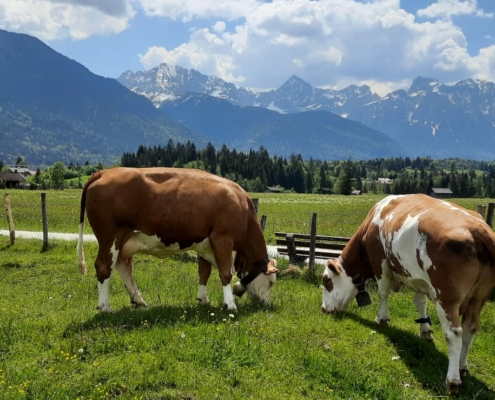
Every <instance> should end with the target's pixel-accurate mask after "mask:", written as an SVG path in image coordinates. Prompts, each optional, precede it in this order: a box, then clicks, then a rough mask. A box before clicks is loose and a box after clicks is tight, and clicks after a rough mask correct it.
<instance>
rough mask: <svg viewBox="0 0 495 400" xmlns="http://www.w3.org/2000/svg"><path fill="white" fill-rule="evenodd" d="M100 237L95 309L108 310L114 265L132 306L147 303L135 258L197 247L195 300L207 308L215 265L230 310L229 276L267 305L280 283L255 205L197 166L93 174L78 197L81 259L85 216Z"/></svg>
mask: <svg viewBox="0 0 495 400" xmlns="http://www.w3.org/2000/svg"><path fill="white" fill-rule="evenodd" d="M85 211H86V213H87V216H88V221H89V223H90V225H91V227H92V228H93V232H94V234H95V236H96V239H97V240H98V246H99V249H98V255H97V257H96V261H95V268H96V277H97V280H98V308H99V309H100V310H101V311H110V300H109V294H108V283H109V280H110V275H111V272H112V270H113V269H114V268H115V269H116V270H117V271H118V272H119V275H120V277H121V279H122V281H123V282H124V285H125V287H126V288H127V291H128V292H129V296H130V298H131V302H132V303H134V304H136V305H138V306H146V305H147V304H146V302H145V301H144V300H143V298H142V297H141V293H140V292H139V290H138V288H137V287H136V284H135V283H134V277H133V273H132V258H133V256H134V254H136V253H145V254H152V255H154V256H156V257H159V258H163V257H166V256H169V255H171V254H176V253H179V252H183V251H188V250H194V251H196V253H197V254H198V272H199V289H198V295H197V299H198V300H199V302H200V303H203V304H207V303H209V299H208V295H207V291H206V284H207V281H208V278H209V277H210V273H211V266H212V265H214V266H216V267H217V268H218V273H219V275H220V280H221V282H222V285H223V297H224V302H225V305H226V307H227V309H228V310H236V309H237V308H236V305H235V301H234V297H233V293H232V288H231V286H230V283H231V280H232V272H233V271H234V269H235V271H237V274H238V276H239V278H240V282H237V283H236V285H235V286H234V293H235V294H236V295H239V296H240V295H242V294H243V293H244V292H245V291H246V290H247V292H248V296H249V297H250V298H251V299H252V300H259V301H261V302H267V301H268V300H269V295H270V292H271V287H272V285H273V284H274V283H275V281H276V272H278V269H277V268H276V261H275V260H270V259H269V258H268V255H267V248H266V242H265V239H264V236H263V231H262V230H261V227H260V224H259V221H258V219H257V216H256V211H255V209H254V205H253V202H252V201H251V199H250V198H249V196H248V195H247V193H246V192H245V191H244V190H243V189H242V188H241V187H240V186H239V185H237V184H236V183H234V182H232V181H229V180H227V179H224V178H220V177H218V176H215V175H212V174H209V173H207V172H204V171H200V170H195V169H185V168H184V169H181V168H142V169H135V168H112V169H108V170H103V171H99V172H96V173H94V174H93V175H92V176H91V178H90V179H89V180H88V182H87V183H86V185H85V186H84V189H83V192H82V197H81V214H80V220H79V221H80V224H79V242H78V259H79V270H80V272H81V273H85V272H86V264H85V261H84V252H83V227H84V212H85Z"/></svg>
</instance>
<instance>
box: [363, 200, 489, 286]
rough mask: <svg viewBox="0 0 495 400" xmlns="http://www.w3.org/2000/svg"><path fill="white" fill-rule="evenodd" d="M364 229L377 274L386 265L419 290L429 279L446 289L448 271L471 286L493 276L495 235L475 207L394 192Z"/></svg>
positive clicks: (451, 277)
mask: <svg viewBox="0 0 495 400" xmlns="http://www.w3.org/2000/svg"><path fill="white" fill-rule="evenodd" d="M361 229H363V232H362V233H361V235H362V238H363V240H362V241H361V245H363V246H364V247H365V248H366V254H367V256H368V258H369V262H370V264H371V265H372V267H373V270H374V275H375V276H376V277H377V278H380V276H381V274H382V273H383V272H384V271H383V270H382V267H383V266H386V267H387V268H388V271H386V272H387V273H389V274H390V273H392V274H394V275H395V276H396V277H398V278H399V280H401V281H402V282H403V283H405V284H406V285H408V286H410V288H411V289H413V290H418V289H421V288H425V287H426V286H425V284H426V283H427V282H428V285H429V286H433V287H435V288H438V289H437V290H440V291H441V288H442V286H444V285H445V277H446V276H449V280H453V281H456V282H458V283H457V284H458V285H459V286H463V282H465V286H466V287H469V286H472V285H476V284H477V283H476V282H480V281H481V279H483V277H484V278H487V279H488V280H489V281H493V276H494V271H495V270H494V268H495V266H494V260H495V237H494V234H493V231H492V229H491V228H490V227H489V226H488V225H487V224H486V223H485V222H484V220H483V218H482V217H481V216H480V215H479V214H478V213H475V212H474V211H470V210H466V209H464V208H463V207H460V206H458V205H456V204H453V203H451V202H448V201H443V200H438V199H434V198H431V197H429V196H426V195H406V196H389V197H387V198H385V199H383V200H382V201H380V202H379V203H377V205H376V206H375V207H374V208H373V209H372V210H371V211H370V213H369V215H368V217H367V219H366V223H365V224H363V226H362V228H361ZM385 259H386V260H387V263H386V264H383V262H382V260H385ZM430 284H431V285H430ZM459 290H462V288H459Z"/></svg>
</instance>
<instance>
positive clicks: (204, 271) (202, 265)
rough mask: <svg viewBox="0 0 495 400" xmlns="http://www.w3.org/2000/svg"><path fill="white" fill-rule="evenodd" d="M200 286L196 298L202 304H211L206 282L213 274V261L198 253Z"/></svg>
mask: <svg viewBox="0 0 495 400" xmlns="http://www.w3.org/2000/svg"><path fill="white" fill-rule="evenodd" d="M198 275H199V287H198V294H197V296H196V299H197V300H198V301H199V303H200V304H210V299H209V298H208V292H207V290H206V284H207V283H208V279H209V278H210V275H211V263H210V262H209V261H207V260H205V259H204V258H203V257H201V256H199V255H198Z"/></svg>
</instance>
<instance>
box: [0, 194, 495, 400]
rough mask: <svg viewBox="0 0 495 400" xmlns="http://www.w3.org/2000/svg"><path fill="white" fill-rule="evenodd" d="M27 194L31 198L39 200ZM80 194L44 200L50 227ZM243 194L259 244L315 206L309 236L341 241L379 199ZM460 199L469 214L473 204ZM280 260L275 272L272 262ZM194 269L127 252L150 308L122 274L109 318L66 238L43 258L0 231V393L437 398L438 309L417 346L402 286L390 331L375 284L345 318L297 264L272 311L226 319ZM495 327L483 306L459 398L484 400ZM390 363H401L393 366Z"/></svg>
mask: <svg viewBox="0 0 495 400" xmlns="http://www.w3.org/2000/svg"><path fill="white" fill-rule="evenodd" d="M32 193H33V192H15V191H13V192H11V199H12V201H13V203H14V200H15V201H16V202H19V201H21V200H22V201H25V202H26V203H25V204H27V203H28V198H30V197H31V196H32ZM35 194H36V195H37V196H33V197H32V198H33V199H35V201H36V199H37V198H38V197H39V193H35ZM2 195H3V194H2ZM14 195H15V196H14ZM79 195H80V191H61V192H48V193H47V199H48V204H50V201H51V200H50V199H53V203H54V204H56V203H58V204H63V206H60V205H59V206H57V207H55V206H53V208H52V210H54V211H52V212H53V213H54V217H55V218H54V220H53V222H51V221H50V222H49V226H50V228H51V229H52V230H57V231H64V229H66V230H65V231H66V232H76V231H77V225H78V222H77V213H78V201H79ZM57 196H59V197H57ZM254 196H256V197H259V198H260V210H259V212H260V215H261V214H266V215H267V216H268V225H267V236H268V235H270V233H269V232H270V231H268V229H269V227H270V226H271V228H270V229H272V230H271V232H274V231H278V230H280V231H290V230H293V231H295V232H301V231H304V226H305V225H304V224H305V223H306V224H309V219H310V218H311V214H312V212H313V211H316V212H318V232H319V233H322V234H323V233H330V234H343V235H346V236H347V235H350V234H352V230H353V229H355V227H357V225H359V223H360V221H359V219H361V220H362V218H364V215H365V214H366V213H367V211H368V210H369V207H370V203H374V202H375V201H376V200H378V198H380V197H376V198H369V199H367V198H366V196H362V197H348V198H344V197H340V196H309V195H308V196H307V197H305V196H301V195H283V196H281V197H278V196H279V195H259V196H258V195H253V197H254ZM470 201H471V202H472V204H473V207H475V205H476V203H478V202H480V201H479V200H470ZM485 204H486V201H485ZM470 208H471V207H470ZM64 210H65V211H64ZM73 213H75V214H76V215H75V216H74V215H72V214H73ZM26 214H29V213H28V212H27V211H26ZM49 215H50V214H49ZM322 215H325V216H326V217H325V218H320V217H321V216H322ZM14 218H16V216H15V217H14ZM18 218H19V219H20V217H18ZM34 219H35V218H33V219H31V220H29V218H25V219H24V222H23V224H25V225H23V227H22V228H20V227H18V226H17V225H21V223H20V222H19V224H17V223H16V227H17V229H28V227H30V228H31V230H40V228H39V227H37V225H36V223H35V222H29V221H34ZM277 221H278V222H277ZM335 221H336V222H335ZM2 224H4V225H2ZM325 224H327V226H326V227H325V228H322V227H321V226H322V225H325ZM335 228H337V229H340V231H339V230H335ZM0 229H6V221H5V218H2V219H0ZM308 229H309V225H308ZM324 229H325V230H324ZM326 229H328V231H327V230H326ZM89 232H90V230H88V233H89ZM96 251H97V246H96V244H94V243H87V244H85V252H86V259H87V261H88V265H91V264H92V260H93V259H94V257H95V255H96ZM279 265H280V267H281V269H282V270H285V269H286V268H287V262H286V261H284V260H279ZM196 270H197V267H196V263H195V261H194V260H193V259H191V258H189V257H188V256H185V255H183V256H176V257H172V258H168V259H165V260H158V259H156V258H153V257H147V256H136V258H135V277H136V282H137V284H138V286H139V288H140V289H141V292H142V294H143V297H144V299H145V300H146V301H147V302H148V303H149V304H150V307H148V308H147V309H135V308H133V307H131V306H130V304H129V298H128V295H127V292H126V290H125V288H124V287H123V285H122V282H121V280H120V278H119V277H118V276H114V277H113V279H112V281H111V287H110V299H111V305H112V308H113V309H114V312H113V313H111V314H105V315H102V314H100V313H98V312H97V311H96V309H95V308H96V304H97V288H96V279H95V276H94V272H93V270H92V269H90V272H89V273H88V275H86V276H81V275H79V274H78V272H77V265H76V249H75V242H58V241H54V242H51V244H50V247H49V248H48V250H47V251H45V252H42V251H41V242H39V241H33V240H23V239H21V238H18V239H17V240H16V243H15V245H13V246H11V245H10V244H9V239H8V237H0V287H1V291H2V304H0V332H1V334H0V398H2V399H24V398H28V399H48V398H50V399H77V398H79V399H107V398H119V399H226V398H230V399H243V400H244V399H246V398H252V399H344V398H345V399H348V398H352V399H427V398H432V397H440V396H446V395H447V393H446V391H445V389H444V386H443V382H444V379H445V376H446V372H447V365H448V360H447V345H446V343H445V340H444V338H443V334H442V332H441V329H440V325H439V322H438V318H437V316H436V312H435V311H434V308H433V305H432V304H431V303H430V304H429V305H428V307H429V308H428V311H429V314H430V315H431V316H432V320H433V323H434V325H433V330H434V331H435V341H434V343H427V342H424V341H422V340H420V339H419V337H418V329H419V327H418V324H416V323H414V319H415V318H417V313H416V310H415V307H414V305H413V303H412V298H413V294H412V292H410V291H407V290H405V291H402V292H400V293H397V294H393V295H392V296H391V300H390V316H391V324H390V325H389V326H377V325H376V324H375V323H374V318H375V316H376V313H377V304H378V299H377V295H376V290H375V287H374V285H370V288H369V289H370V292H371V296H372V299H373V302H374V303H373V305H372V306H369V307H365V308H358V307H357V305H356V304H355V302H353V304H351V306H350V307H349V308H348V310H347V312H346V313H343V314H339V315H332V316H327V315H323V314H321V311H320V305H321V295H322V293H321V289H320V286H319V285H320V282H319V280H318V281H316V282H311V281H310V280H309V279H308V278H307V271H306V270H304V271H303V273H302V275H300V276H296V277H292V278H291V275H280V276H279V279H278V281H277V283H276V285H275V286H274V289H273V304H272V305H271V306H270V307H267V308H259V307H258V306H256V305H253V304H251V303H250V302H249V300H248V299H247V298H244V297H243V298H242V299H240V300H237V306H238V309H239V311H238V312H237V313H235V315H234V317H233V318H232V317H230V314H231V313H230V312H227V311H224V310H223V309H222V308H221V304H222V302H223V295H222V289H221V284H220V280H219V278H218V275H217V274H216V273H215V272H213V274H212V276H211V278H210V282H209V285H208V287H209V296H210V300H211V305H210V306H199V305H198V304H197V302H196V300H195V295H196V291H197V284H198V278H197V272H196ZM317 276H321V266H319V267H318V271H317ZM212 314H213V315H212ZM494 325H495V306H494V304H493V303H492V302H488V303H487V305H486V306H485V308H484V309H483V312H482V315H481V331H480V333H479V334H478V335H477V338H476V340H475V342H474V345H473V347H472V350H471V353H470V371H471V373H472V376H470V377H468V378H466V379H464V382H463V388H462V390H461V393H460V395H458V396H457V398H462V399H474V398H477V399H490V398H495V361H493V355H494V354H493V349H494V348H495V335H494V334H493V332H494V330H495V329H494V328H495V326H494ZM396 356H399V357H400V359H398V360H396V361H392V357H396ZM408 385H409V386H408ZM406 386H408V387H406Z"/></svg>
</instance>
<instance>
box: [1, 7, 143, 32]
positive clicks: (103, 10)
mask: <svg viewBox="0 0 495 400" xmlns="http://www.w3.org/2000/svg"><path fill="white" fill-rule="evenodd" d="M109 3H112V4H113V6H110V4H109ZM0 10H2V12H1V13H0V27H1V28H3V29H6V30H9V31H12V32H22V33H28V34H30V35H33V36H36V37H37V38H39V39H41V40H56V39H62V38H66V37H70V38H72V39H75V40H82V39H86V38H87V37H89V36H92V35H96V34H115V33H120V32H122V31H123V30H125V29H126V28H127V27H128V22H129V20H130V19H131V18H133V17H134V14H135V11H134V10H133V9H132V7H131V6H129V5H128V4H127V0H119V1H116V2H103V1H102V0H90V1H89V2H88V1H82V0H79V1H76V0H65V1H62V0H60V1H56V0H14V1H13V0H0Z"/></svg>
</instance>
